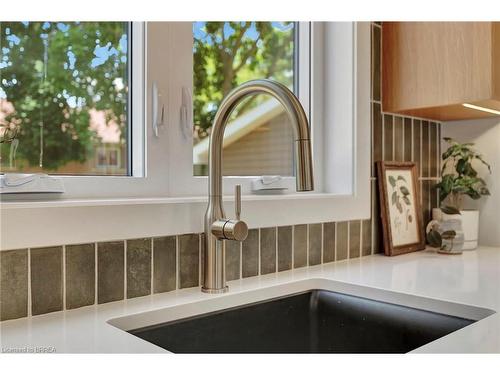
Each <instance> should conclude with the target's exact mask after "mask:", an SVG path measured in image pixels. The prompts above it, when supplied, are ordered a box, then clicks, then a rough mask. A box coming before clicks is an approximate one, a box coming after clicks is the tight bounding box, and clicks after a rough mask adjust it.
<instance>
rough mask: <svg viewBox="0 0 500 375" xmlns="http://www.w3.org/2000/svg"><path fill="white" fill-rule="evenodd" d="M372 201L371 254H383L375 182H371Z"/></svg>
mask: <svg viewBox="0 0 500 375" xmlns="http://www.w3.org/2000/svg"><path fill="white" fill-rule="evenodd" d="M372 197H373V198H372V199H373V207H372V209H373V213H372V219H373V220H374V223H373V228H372V230H373V234H372V236H373V253H374V254H377V253H381V252H384V247H383V245H382V222H381V219H380V201H379V195H378V188H377V180H373V181H372Z"/></svg>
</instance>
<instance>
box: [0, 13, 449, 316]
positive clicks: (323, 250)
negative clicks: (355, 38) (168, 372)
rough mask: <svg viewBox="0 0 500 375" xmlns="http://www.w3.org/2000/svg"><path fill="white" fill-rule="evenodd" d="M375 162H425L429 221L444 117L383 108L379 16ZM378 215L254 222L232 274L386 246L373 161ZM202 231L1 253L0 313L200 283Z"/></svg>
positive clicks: (233, 253) (230, 250) (232, 257)
mask: <svg viewBox="0 0 500 375" xmlns="http://www.w3.org/2000/svg"><path fill="white" fill-rule="evenodd" d="M371 28H372V78H371V82H372V86H371V87H372V89H371V91H372V93H371V108H372V119H371V121H372V124H371V128H372V134H371V136H372V164H374V162H375V161H377V160H396V161H414V162H416V163H417V165H418V166H419V171H420V172H419V173H420V178H419V181H420V188H421V203H422V209H423V212H424V220H425V221H428V220H429V219H430V212H431V208H432V207H435V206H436V205H437V198H438V195H437V191H436V190H435V189H434V187H433V186H434V184H435V181H436V180H438V176H439V152H440V150H439V145H440V142H439V138H440V135H441V124H440V123H437V122H432V121H427V120H424V119H419V118H413V117H402V116H398V115H393V114H390V113H383V112H382V110H381V96H382V93H381V84H380V82H381V79H382V78H381V56H380V48H381V33H382V27H381V25H380V23H372V25H371ZM371 184H372V185H371V186H372V211H371V212H372V219H366V220H353V221H343V222H336V223H335V222H328V223H312V224H299V225H293V226H278V227H270V228H254V229H250V231H249V234H248V238H247V239H246V240H245V241H244V242H242V243H239V242H233V241H230V242H228V243H227V245H226V275H227V280H228V281H231V280H237V279H240V278H247V277H252V276H257V275H265V274H272V273H275V272H282V271H287V270H291V269H297V268H301V267H308V266H313V265H318V264H322V263H329V262H335V261H341V260H345V259H352V258H357V257H360V256H366V255H371V254H373V253H378V252H381V251H383V249H382V246H381V238H380V229H379V226H380V223H379V208H378V199H377V191H376V176H375V168H372V177H371ZM202 256H203V234H200V233H190V234H179V235H176V236H166V237H155V238H139V239H124V240H123V241H113V242H99V243H88V244H80V245H61V246H56V247H49V248H31V249H19V250H9V251H1V252H0V278H1V280H0V320H9V319H16V318H22V317H26V316H32V315H38V314H45V313H49V312H53V311H61V310H65V309H75V308H79V307H83V306H90V305H94V304H102V303H107V302H112V301H119V300H123V299H125V298H135V297H140V296H145V295H150V294H154V293H163V292H169V291H172V290H176V289H182V288H190V287H197V286H199V285H200V281H201V279H202V276H203V275H202V272H203V269H202V268H203V267H201V266H200V265H201V264H203V259H202Z"/></svg>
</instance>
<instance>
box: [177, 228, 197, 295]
mask: <svg viewBox="0 0 500 375" xmlns="http://www.w3.org/2000/svg"><path fill="white" fill-rule="evenodd" d="M178 239H179V288H189V287H193V286H197V285H199V281H200V280H199V279H200V272H199V265H200V235H199V234H197V233H191V234H183V235H181V236H178Z"/></svg>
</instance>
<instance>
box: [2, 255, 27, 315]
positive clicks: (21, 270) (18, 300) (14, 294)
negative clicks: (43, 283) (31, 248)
mask: <svg viewBox="0 0 500 375" xmlns="http://www.w3.org/2000/svg"><path fill="white" fill-rule="evenodd" d="M27 315H28V250H27V249H20V250H8V251H0V321H2V320H9V319H17V318H24V317H25V316H27Z"/></svg>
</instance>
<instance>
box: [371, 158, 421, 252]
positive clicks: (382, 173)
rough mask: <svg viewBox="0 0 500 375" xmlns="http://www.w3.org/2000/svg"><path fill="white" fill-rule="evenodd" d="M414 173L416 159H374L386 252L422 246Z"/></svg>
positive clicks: (409, 249) (419, 208)
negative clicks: (404, 160)
mask: <svg viewBox="0 0 500 375" xmlns="http://www.w3.org/2000/svg"><path fill="white" fill-rule="evenodd" d="M417 176H418V173H417V166H416V164H415V163H411V162H388V161H379V162H377V177H378V178H377V179H378V187H379V189H378V191H379V199H380V217H381V221H382V229H383V240H384V241H383V243H384V252H385V255H389V256H393V255H400V254H406V253H410V252H413V251H418V250H423V249H425V236H424V228H423V220H422V208H421V205H420V189H419V186H418V177H417Z"/></svg>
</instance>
